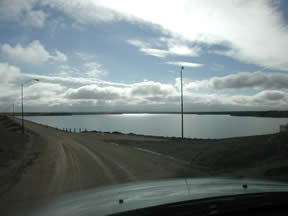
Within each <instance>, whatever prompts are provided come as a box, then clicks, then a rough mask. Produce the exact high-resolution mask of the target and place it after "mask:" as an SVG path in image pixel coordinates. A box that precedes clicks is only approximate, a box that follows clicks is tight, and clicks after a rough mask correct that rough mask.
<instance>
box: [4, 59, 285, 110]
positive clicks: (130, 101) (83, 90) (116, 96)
mask: <svg viewBox="0 0 288 216" xmlns="http://www.w3.org/2000/svg"><path fill="white" fill-rule="evenodd" d="M63 68H64V69H65V68H67V67H66V66H65V65H64V66H63ZM68 69H69V68H68ZM251 74H252V76H253V73H251ZM0 75H1V77H2V79H1V82H5V83H11V85H6V84H5V85H3V84H2V85H1V88H0V90H1V91H0V98H1V101H2V102H1V103H0V104H3V101H5V103H8V102H9V103H11V100H12V99H13V100H16V99H17V98H19V92H17V91H16V92H15V88H17V86H18V87H19V84H17V85H16V84H15V81H16V80H17V79H18V78H20V77H21V76H22V73H21V71H20V69H19V68H17V67H14V66H11V65H8V64H6V63H1V64H0ZM269 75H271V77H273V76H272V75H275V74H269ZM276 75H278V76H279V75H280V74H276ZM281 75H283V76H284V75H285V74H281ZM240 76H241V73H240ZM24 77H25V78H26V79H31V78H38V79H40V82H37V83H33V85H27V86H25V101H27V102H28V103H29V104H30V105H31V106H43V107H46V108H47V107H56V106H62V107H63V108H64V110H65V109H68V107H73V106H77V107H81V106H84V104H86V105H87V104H89V106H90V108H93V106H97V105H101V106H104V107H106V108H109V106H114V107H115V108H116V109H117V108H119V109H120V107H121V106H126V107H129V106H134V108H136V107H138V108H141V107H143V106H145V107H146V108H147V109H149V107H151V106H152V105H155V106H156V105H164V106H165V107H172V110H178V108H179V102H180V89H179V86H178V84H179V83H178V82H177V80H178V79H177V80H176V82H175V83H170V84H169V83H161V82H154V81H143V82H137V83H132V84H125V83H112V82H106V81H103V80H97V79H94V78H83V77H79V78H76V77H59V76H58V77H57V76H56V77H54V76H45V75H32V74H24ZM22 78H23V77H22ZM223 78H225V76H224V77H223ZM274 78H275V77H273V79H274ZM282 78H283V77H282ZM214 79H215V77H214V78H211V79H209V80H198V81H193V82H191V81H190V82H189V81H188V80H185V82H184V101H185V107H186V108H187V109H188V107H191V108H193V107H203V108H206V109H208V108H209V109H210V110H213V108H215V107H218V108H219V107H230V108H231V107H232V106H233V107H234V108H237V107H238V108H239V107H241V108H244V109H245V107H246V108H247V109H254V108H255V107H258V108H259V107H260V108H263V109H265V108H267V109H268V108H269V109H280V108H285V107H286V108H287V107H288V91H287V88H286V87H285V88H284V86H282V84H283V85H284V83H281V85H279V83H277V82H278V79H275V80H274V81H272V80H273V79H270V80H269V81H267V80H266V81H265V82H266V84H263V83H259V82H256V83H254V84H253V85H252V84H251V85H249V87H248V86H246V87H247V88H252V87H253V88H254V87H257V88H258V87H259V88H258V91H257V92H256V93H255V94H252V95H247V94H245V93H243V92H242V93H241V92H240V91H237V92H233V91H232V92H230V93H229V92H226V93H224V92H223V91H218V89H215V88H214V87H213V85H212V83H213V82H212V80H214ZM274 82H275V83H274ZM236 83H238V82H236ZM267 83H270V84H271V83H274V84H272V86H274V87H273V88H270V87H269V88H268V87H267V86H266V85H267ZM270 84H269V85H270ZM236 86H237V88H239V85H238V84H237V85H236ZM201 87H202V88H204V87H205V88H206V89H204V90H198V91H195V89H196V90H197V88H201ZM276 87H277V88H279V89H277V88H276ZM229 88H230V87H229ZM265 88H266V89H265ZM9 92H10V93H11V94H8V93H9ZM250 94H251V93H250ZM7 101H8V102H7ZM165 107H163V109H164V110H165ZM51 109H54V108H51Z"/></svg>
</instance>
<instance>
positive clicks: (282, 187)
mask: <svg viewBox="0 0 288 216" xmlns="http://www.w3.org/2000/svg"><path fill="white" fill-rule="evenodd" d="M283 191H285V192H288V184H286V183H283V182H275V181H266V180H265V181H264V180H254V179H230V178H196V179H195V178H193V179H189V178H186V179H171V180H161V181H145V182H137V183H129V184H120V185H113V186H106V187H102V188H97V189H90V190H86V191H82V192H77V193H71V194H68V195H65V196H62V197H60V198H58V199H56V200H54V201H52V202H50V203H48V204H47V205H46V206H44V207H42V208H40V209H37V210H36V211H35V212H33V214H32V215H35V216H36V215H37V216H48V215H49V216H50V215H51V216H52V215H53V216H57V215H61V216H66V215H67V216H68V215H69V216H74V215H75V216H76V215H77V216H79V215H83V216H84V215H85V216H88V215H93V216H95V215H108V214H113V213H119V212H124V211H128V210H134V209H139V208H145V207H151V206H157V205H161V204H168V203H175V202H179V201H185V200H197V199H202V198H212V197H219V196H231V195H239V194H249V193H262V192H283Z"/></svg>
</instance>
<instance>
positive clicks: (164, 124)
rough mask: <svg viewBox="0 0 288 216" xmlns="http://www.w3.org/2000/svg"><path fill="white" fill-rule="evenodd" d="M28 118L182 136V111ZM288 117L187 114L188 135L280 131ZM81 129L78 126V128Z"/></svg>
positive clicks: (57, 124)
mask: <svg viewBox="0 0 288 216" xmlns="http://www.w3.org/2000/svg"><path fill="white" fill-rule="evenodd" d="M25 119H27V120H31V121H34V122H37V123H41V124H45V125H49V126H52V127H57V128H61V129H63V128H71V129H72V131H73V130H74V128H77V129H79V128H81V129H82V131H83V130H84V129H85V128H86V129H87V130H97V131H103V132H113V131H119V132H122V133H135V134H144V135H154V136H170V137H172V136H175V137H180V136H181V116H180V115H179V114H111V115H110V114H109V115H108V114H106V115H72V116H26V117H25ZM287 122H288V118H262V117H238V116H230V115H194V114H186V115H184V136H185V137H189V138H227V137H237V136H249V135H260V134H269V133H275V132H279V126H280V125H281V124H286V123H287ZM77 131H78V130H77Z"/></svg>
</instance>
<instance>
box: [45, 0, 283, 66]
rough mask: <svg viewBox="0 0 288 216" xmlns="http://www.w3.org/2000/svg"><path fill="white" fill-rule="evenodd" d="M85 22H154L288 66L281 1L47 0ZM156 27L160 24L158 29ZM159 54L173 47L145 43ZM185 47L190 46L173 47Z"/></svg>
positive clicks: (252, 59)
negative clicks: (159, 46)
mask: <svg viewBox="0 0 288 216" xmlns="http://www.w3.org/2000/svg"><path fill="white" fill-rule="evenodd" d="M44 2H45V3H46V4H47V5H50V6H51V7H53V8H57V9H59V10H61V11H63V12H64V13H65V14H67V15H68V16H70V17H72V18H73V19H75V20H76V21H78V22H79V23H93V22H107V21H115V20H116V21H118V20H126V21H130V22H132V23H136V24H137V23H139V22H145V23H147V24H152V25H153V26H154V27H155V28H156V29H158V30H160V31H163V32H164V33H165V34H167V33H170V34H172V35H173V36H174V38H175V39H179V38H182V39H184V40H187V41H190V42H193V43H195V42H196V43H199V42H200V43H204V44H219V45H224V46H226V47H228V48H229V51H228V52H219V51H218V52H217V53H218V54H225V55H228V56H231V57H233V58H236V59H238V60H241V61H244V62H248V63H253V64H257V65H260V66H264V67H268V68H274V69H280V70H288V59H287V58H286V56H287V55H286V54H287V51H286V47H287V45H288V29H287V25H286V24H285V21H284V18H283V14H282V13H281V12H280V9H279V4H278V3H277V1H271V0H255V1H241V0H236V1H231V0H221V1H215V0H206V1H203V0H195V1H190V0H178V1H166V0H158V1H154V0H145V1H141V2H139V1H133V0H122V1H114V0H105V1H104V0H95V1H85V2H84V1H81V0H72V1H69V2H68V1H64V0H46V1H44ZM155 28H154V29H155ZM139 48H140V50H141V51H142V52H145V53H147V54H151V55H154V56H158V57H163V56H166V55H167V53H166V52H167V50H162V49H157V48H154V47H139ZM169 51H170V52H172V53H173V52H174V53H178V54H179V53H182V54H183V53H185V54H187V53H188V52H189V50H186V48H184V49H182V48H180V49H172V50H169Z"/></svg>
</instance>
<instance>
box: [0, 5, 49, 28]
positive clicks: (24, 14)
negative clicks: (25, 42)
mask: <svg viewBox="0 0 288 216" xmlns="http://www.w3.org/2000/svg"><path fill="white" fill-rule="evenodd" d="M36 3H37V1H36V0H21V1H19V0H1V2H0V19H10V20H14V21H17V22H18V23H19V24H21V25H25V26H32V27H37V28H42V27H43V26H44V24H45V21H46V17H47V15H46V13H45V12H44V11H42V10H34V7H35V5H36Z"/></svg>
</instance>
